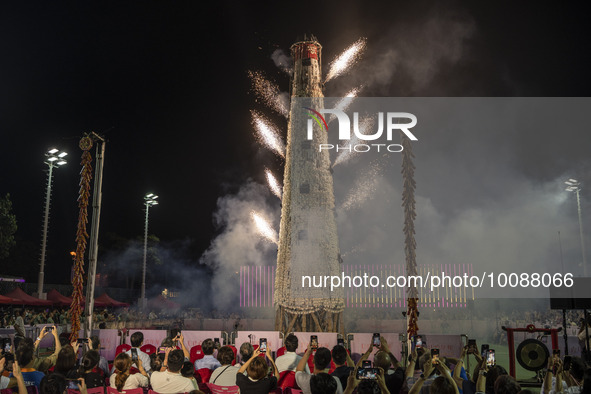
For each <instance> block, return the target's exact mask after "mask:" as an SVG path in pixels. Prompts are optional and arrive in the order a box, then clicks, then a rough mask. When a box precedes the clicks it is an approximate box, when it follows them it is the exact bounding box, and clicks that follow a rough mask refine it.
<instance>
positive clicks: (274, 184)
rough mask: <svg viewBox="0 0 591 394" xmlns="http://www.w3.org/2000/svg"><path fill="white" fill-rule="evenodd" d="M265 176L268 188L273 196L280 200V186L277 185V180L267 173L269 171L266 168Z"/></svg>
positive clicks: (269, 172)
mask: <svg viewBox="0 0 591 394" xmlns="http://www.w3.org/2000/svg"><path fill="white" fill-rule="evenodd" d="M265 175H266V177H267V183H268V184H269V188H270V189H271V191H272V192H273V194H274V195H276V196H277V197H279V199H280V200H281V189H282V187H281V185H280V184H279V182H278V181H277V179H275V177H274V176H273V174H272V173H271V171H269V169H267V168H266V169H265Z"/></svg>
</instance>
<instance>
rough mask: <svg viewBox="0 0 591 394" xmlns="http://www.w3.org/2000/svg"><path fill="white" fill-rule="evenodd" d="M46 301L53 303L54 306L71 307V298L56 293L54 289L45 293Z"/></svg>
mask: <svg viewBox="0 0 591 394" xmlns="http://www.w3.org/2000/svg"><path fill="white" fill-rule="evenodd" d="M47 299H48V300H50V301H53V302H54V303H55V304H56V305H62V306H70V305H72V298H70V297H66V296H65V295H62V294H61V293H60V292H58V291H57V290H56V289H51V290H50V291H48V292H47Z"/></svg>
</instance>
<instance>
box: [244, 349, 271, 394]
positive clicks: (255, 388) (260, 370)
mask: <svg viewBox="0 0 591 394" xmlns="http://www.w3.org/2000/svg"><path fill="white" fill-rule="evenodd" d="M259 354H261V352H260V351H259V349H255V351H254V352H253V354H252V357H251V358H250V359H248V361H247V362H245V363H244V365H242V366H241V367H240V369H239V370H238V372H236V385H237V386H238V387H240V393H241V394H267V393H269V392H270V391H273V390H275V388H276V387H277V378H278V376H279V371H277V366H276V365H275V362H274V361H273V357H271V344H270V343H267V352H266V353H265V355H266V356H267V359H268V360H269V362H270V363H271V365H272V366H273V374H274V376H271V377H268V376H267V373H268V370H269V367H268V366H267V363H266V362H265V361H264V360H263V359H262V358H261V357H259ZM244 372H246V373H247V375H248V376H245V375H244Z"/></svg>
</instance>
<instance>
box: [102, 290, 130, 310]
mask: <svg viewBox="0 0 591 394" xmlns="http://www.w3.org/2000/svg"><path fill="white" fill-rule="evenodd" d="M99 303H101V304H104V306H114V307H121V306H129V304H128V303H125V302H120V301H117V300H114V299H112V298H111V297H109V295H108V294H107V293H103V294H102V295H101V296H100V297H96V298H95V299H94V304H95V305H97V306H98V305H99Z"/></svg>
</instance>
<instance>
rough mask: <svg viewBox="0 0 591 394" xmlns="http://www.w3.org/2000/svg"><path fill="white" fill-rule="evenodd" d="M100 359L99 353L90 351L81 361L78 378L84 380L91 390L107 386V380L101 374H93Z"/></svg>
mask: <svg viewBox="0 0 591 394" xmlns="http://www.w3.org/2000/svg"><path fill="white" fill-rule="evenodd" d="M100 358H101V357H100V355H99V352H97V351H96V350H89V351H87V352H86V354H85V355H84V357H82V360H81V361H80V366H79V367H78V377H80V378H84V381H85V382H86V387H87V388H89V389H93V388H95V387H104V386H105V379H104V378H103V377H102V376H101V374H100V373H97V372H93V369H94V368H95V367H96V366H97V365H98V363H99V361H100Z"/></svg>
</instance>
